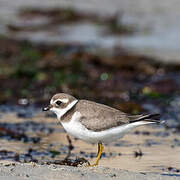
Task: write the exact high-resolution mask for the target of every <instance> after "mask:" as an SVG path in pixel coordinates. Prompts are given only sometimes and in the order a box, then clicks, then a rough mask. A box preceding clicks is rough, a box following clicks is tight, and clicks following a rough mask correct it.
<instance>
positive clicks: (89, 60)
mask: <svg viewBox="0 0 180 180" xmlns="http://www.w3.org/2000/svg"><path fill="white" fill-rule="evenodd" d="M179 18H180V3H179V1H177V0H171V1H168V0H163V1H162V0H158V1H150V0H134V1H119V0H115V1H113V2H112V1H108V0H99V1H94V0H89V1H83V0H74V1H72V0H69V1H67V0H43V2H42V1H38V0H31V1H28V2H27V1H23V0H16V1H9V0H0V84H1V86H0V122H1V124H0V138H1V139H0V141H2V144H3V146H2V147H0V148H1V151H0V159H10V160H13V161H21V162H27V161H28V162H29V161H36V162H39V161H40V162H42V161H47V157H48V158H49V159H50V160H52V159H53V160H54V159H56V158H57V159H62V156H61V155H62V154H63V156H66V154H67V152H68V147H69V145H67V143H68V142H69V141H68V139H67V141H66V140H64V137H65V134H64V132H63V130H62V128H61V126H59V127H57V121H55V119H54V118H53V117H54V116H53V115H52V114H49V113H48V114H45V115H44V114H43V113H41V111H40V110H41V108H42V107H43V106H45V105H47V104H48V103H49V100H50V99H51V97H52V96H53V95H54V94H55V93H58V92H64V93H68V94H71V95H73V96H75V97H77V98H80V99H89V100H94V101H97V102H99V103H104V104H107V105H110V106H112V107H115V108H117V109H120V110H123V111H124V112H127V113H131V114H139V113H160V114H161V118H162V120H166V123H165V124H164V125H158V126H153V127H151V126H150V127H148V128H149V129H148V128H147V127H145V128H144V129H142V130H141V129H140V130H136V131H134V132H133V133H132V134H131V136H132V137H131V136H130V137H131V138H139V139H141V142H136V143H135V144H134V143H133V142H131V140H130V139H127V140H125V141H121V140H120V141H119V143H116V144H115V145H113V146H112V147H111V150H109V151H108V152H106V153H105V154H104V158H105V160H104V161H103V165H104V166H108V164H109V162H110V161H111V160H110V159H108V157H110V156H113V157H116V156H121V153H120V154H119V153H118V151H119V149H118V148H117V147H119V146H121V149H123V148H125V150H124V152H126V151H127V150H126V148H127V147H128V151H129V154H128V155H129V156H127V157H124V160H125V161H124V164H125V163H126V162H127V159H128V158H131V155H132V154H133V152H136V150H135V151H133V150H134V149H133V150H132V147H133V148H138V152H137V153H139V148H140V150H142V149H143V148H145V151H146V152H147V151H150V155H149V156H145V159H144V161H143V159H142V161H141V163H142V162H144V164H145V167H146V168H145V169H144V166H143V167H141V166H138V165H139V164H136V163H138V162H139V161H137V160H134V159H131V160H132V163H135V166H134V167H132V170H139V169H140V170H147V171H149V170H151V171H160V170H162V171H163V170H167V171H173V172H177V171H178V170H179V169H177V167H176V165H177V166H179V164H178V162H177V158H179V157H177V154H178V153H179V152H180V148H179V146H180V136H179V132H180V35H179V31H180V23H179V21H178V19H179ZM154 129H156V132H154ZM137 136H138V137H137ZM144 136H145V137H144ZM149 136H150V138H149ZM47 137H48V138H47ZM147 137H148V139H147ZM72 141H73V142H74V141H77V140H76V139H75V140H74V139H73V140H72ZM137 141H138V140H137ZM25 142H26V146H24V143H25ZM49 142H52V143H49ZM78 142H79V141H78ZM28 143H29V144H28ZM53 143H54V144H53ZM77 144H78V143H77ZM78 145H79V149H78V148H75V150H74V156H76V155H77V154H78V153H79V155H81V156H83V157H88V158H89V157H91V158H95V156H96V153H92V151H94V152H96V150H95V149H96V148H95V147H94V149H91V146H90V145H86V144H85V143H84V144H83V143H82V144H81V142H79V144H78ZM82 146H83V147H85V148H86V150H87V151H88V153H85V152H84V151H80V149H81V147H82ZM151 146H153V148H154V146H155V149H159V151H158V152H156V156H158V157H161V159H160V163H159V164H158V165H154V164H153V163H156V162H155V161H153V163H152V164H149V161H148V160H149V159H148V158H150V159H153V158H154V160H156V159H157V157H156V156H152V154H151V153H152V151H151V150H149V149H148V148H149V147H151ZM22 147H23V148H22ZM114 148H115V150H114ZM165 148H167V151H166V153H168V154H169V156H170V154H171V156H170V157H169V159H167V154H164V155H162V151H161V150H162V149H165ZM10 149H11V151H10ZM12 149H13V150H12ZM112 151H113V152H114V154H113V153H112ZM153 151H154V149H153ZM154 152H155V151H154ZM164 153H165V152H164ZM122 154H123V152H122ZM136 155H137V154H136V153H135V156H136ZM160 155H162V156H160ZM138 156H139V155H138ZM165 156H166V160H165V159H163V157H165ZM38 158H39V159H38ZM43 158H44V160H43ZM120 159H123V157H120ZM173 160H175V161H176V163H175V162H174V161H173ZM179 160H180V159H179ZM119 162H122V161H120V160H119ZM179 162H180V161H179ZM112 164H114V162H113V160H112ZM144 164H143V165H144ZM119 166H120V165H119V164H115V165H114V167H119ZM154 166H155V168H154V169H153V168H152V167H154ZM169 167H172V168H170V169H168V168H169ZM127 168H129V165H128V164H127ZM133 168H137V169H133ZM138 168H139V169H138Z"/></svg>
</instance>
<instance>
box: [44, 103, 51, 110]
mask: <svg viewBox="0 0 180 180" xmlns="http://www.w3.org/2000/svg"><path fill="white" fill-rule="evenodd" d="M51 108H52V105H51V104H50V105H48V106H47V107H45V108H43V109H42V110H43V111H49V110H50V109H51Z"/></svg>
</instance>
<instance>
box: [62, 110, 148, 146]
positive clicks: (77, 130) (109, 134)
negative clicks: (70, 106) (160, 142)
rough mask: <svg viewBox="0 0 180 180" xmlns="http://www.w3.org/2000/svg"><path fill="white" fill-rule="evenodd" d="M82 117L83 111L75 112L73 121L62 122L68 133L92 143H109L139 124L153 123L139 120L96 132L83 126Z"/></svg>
mask: <svg viewBox="0 0 180 180" xmlns="http://www.w3.org/2000/svg"><path fill="white" fill-rule="evenodd" d="M80 117H81V113H80V112H75V113H74V114H73V116H72V119H71V121H69V122H61V124H62V126H63V127H64V129H65V130H66V131H67V133H69V134H71V135H73V136H75V137H76V138H79V139H82V140H84V141H86V142H90V143H98V142H102V143H103V142H104V143H109V142H112V141H114V140H116V139H119V138H121V137H123V136H124V135H125V134H126V133H127V132H129V131H130V130H131V129H133V128H135V127H137V126H139V125H144V124H149V123H151V122H147V121H139V122H135V123H131V124H126V125H122V126H118V127H114V128H111V129H108V130H103V131H100V132H95V131H92V130H88V129H87V128H86V127H85V126H83V125H82V124H81V123H80V122H79V119H80Z"/></svg>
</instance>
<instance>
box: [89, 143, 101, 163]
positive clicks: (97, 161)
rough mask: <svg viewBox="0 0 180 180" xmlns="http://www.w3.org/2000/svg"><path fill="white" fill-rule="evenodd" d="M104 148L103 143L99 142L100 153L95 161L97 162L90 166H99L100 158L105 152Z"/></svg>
mask: <svg viewBox="0 0 180 180" xmlns="http://www.w3.org/2000/svg"><path fill="white" fill-rule="evenodd" d="M103 149H104V147H103V144H102V143H98V155H97V159H96V162H95V164H92V165H90V166H97V165H98V163H99V160H100V158H101V155H102V152H103Z"/></svg>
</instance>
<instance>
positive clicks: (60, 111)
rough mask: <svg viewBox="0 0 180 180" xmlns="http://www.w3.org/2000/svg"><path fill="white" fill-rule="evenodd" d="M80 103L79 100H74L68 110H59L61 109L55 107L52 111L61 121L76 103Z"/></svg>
mask: <svg viewBox="0 0 180 180" xmlns="http://www.w3.org/2000/svg"><path fill="white" fill-rule="evenodd" d="M77 102H78V100H77V99H76V100H74V101H73V102H71V103H70V104H69V105H68V106H67V107H66V108H64V109H59V108H56V107H53V108H51V111H53V112H54V113H55V114H56V115H57V118H58V119H59V120H61V117H62V116H63V115H64V114H66V112H67V111H69V110H70V109H71V108H72V107H73V106H74V105H75V104H76V103H77Z"/></svg>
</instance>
